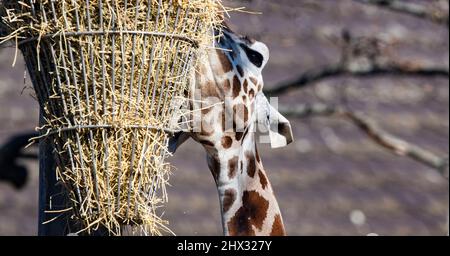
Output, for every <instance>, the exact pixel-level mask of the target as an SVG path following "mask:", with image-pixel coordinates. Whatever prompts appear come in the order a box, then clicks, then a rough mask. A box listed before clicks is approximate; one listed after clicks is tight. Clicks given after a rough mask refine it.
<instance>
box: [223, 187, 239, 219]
mask: <svg viewBox="0 0 450 256" xmlns="http://www.w3.org/2000/svg"><path fill="white" fill-rule="evenodd" d="M234 201H236V191H235V190H234V189H231V188H229V189H227V190H225V193H224V196H223V208H222V211H223V212H224V213H225V212H228V211H229V210H230V208H231V206H233V203H234Z"/></svg>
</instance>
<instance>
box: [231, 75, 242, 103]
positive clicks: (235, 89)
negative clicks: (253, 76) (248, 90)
mask: <svg viewBox="0 0 450 256" xmlns="http://www.w3.org/2000/svg"><path fill="white" fill-rule="evenodd" d="M240 93H241V81H240V80H239V78H238V77H237V76H234V77H233V98H236V97H237V96H239V94H240Z"/></svg>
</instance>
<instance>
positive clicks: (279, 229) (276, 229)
mask: <svg viewBox="0 0 450 256" xmlns="http://www.w3.org/2000/svg"><path fill="white" fill-rule="evenodd" d="M270 235H271V236H285V235H286V231H285V230H284V226H283V221H282V220H281V215H279V214H277V215H276V216H275V220H274V222H273V225H272V231H271V232H270Z"/></svg>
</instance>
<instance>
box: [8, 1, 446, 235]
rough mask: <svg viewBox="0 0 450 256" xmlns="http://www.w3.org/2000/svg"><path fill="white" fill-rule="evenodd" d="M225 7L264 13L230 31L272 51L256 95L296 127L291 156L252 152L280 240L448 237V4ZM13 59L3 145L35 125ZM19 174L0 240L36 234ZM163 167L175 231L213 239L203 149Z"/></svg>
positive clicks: (33, 107)
mask: <svg viewBox="0 0 450 256" xmlns="http://www.w3.org/2000/svg"><path fill="white" fill-rule="evenodd" d="M379 2H384V3H387V4H384V5H379V4H377V3H379ZM389 3H393V4H394V5H393V6H390V5H389ZM398 3H400V4H398ZM224 4H225V6H229V7H246V9H245V11H246V12H252V13H253V12H255V13H261V14H249V13H246V12H243V11H240V12H239V11H235V12H231V13H230V15H231V17H230V23H231V27H232V28H233V29H234V30H235V31H237V32H239V33H241V34H245V35H249V36H251V37H254V38H256V39H258V40H260V41H262V42H264V43H266V44H267V45H268V46H269V48H270V50H271V59H270V61H269V64H268V66H267V67H266V69H265V72H264V78H265V89H266V90H267V93H270V94H271V95H273V96H278V97H280V99H279V104H280V108H281V109H282V110H283V112H285V114H286V115H287V116H289V119H290V121H291V124H292V127H293V131H294V136H295V139H296V141H295V142H294V143H293V144H291V145H289V146H288V147H286V148H283V149H270V148H269V147H268V146H267V145H260V151H261V158H262V161H263V163H264V166H265V168H266V170H267V172H268V175H269V179H270V181H271V182H272V185H273V188H274V190H275V193H276V196H277V198H278V201H279V204H280V208H281V210H282V213H283V217H284V221H285V225H286V228H287V232H288V234H289V235H368V234H378V235H446V234H447V232H448V224H447V223H448V222H447V221H448V205H449V203H448V200H449V183H448V178H445V174H447V177H448V154H449V144H448V143H449V78H448V67H449V31H448V29H449V27H448V24H449V23H448V12H449V10H448V9H449V3H448V0H414V1H412V0H411V1H406V0H405V1H402V0H393V1H365V0H360V1H358V0H338V1H336V0H277V1H271V0H247V1H244V0H242V1H237V0H235V1H231V0H227V1H224ZM396 8H397V9H396ZM13 58H14V49H12V48H1V49H0V106H1V107H0V145H1V144H2V143H5V142H6V141H7V140H8V139H9V138H10V137H11V136H13V135H15V134H17V133H21V132H28V131H31V130H33V129H34V127H35V126H36V125H37V122H38V105H37V102H36V100H35V99H34V98H33V97H32V94H33V93H32V89H31V81H30V80H29V79H28V78H26V76H25V67H24V63H23V61H22V59H21V56H19V57H18V60H17V63H16V65H15V67H11V64H12V61H13ZM24 77H25V79H24ZM18 161H19V164H20V165H24V166H26V167H27V168H28V177H27V183H26V184H25V186H23V187H22V188H21V189H16V188H15V187H14V186H12V185H11V184H10V183H5V182H0V235H36V234H37V224H38V221H37V213H38V200H37V199H38V165H37V162H36V161H35V160H32V159H29V160H26V159H25V160H24V159H20V160H18ZM171 161H172V163H173V164H174V165H175V167H176V168H177V169H176V170H175V171H174V172H173V175H172V177H171V180H170V183H171V185H172V186H171V187H169V188H168V193H169V203H168V205H167V208H166V211H165V215H164V216H165V218H166V219H168V220H169V221H170V227H171V229H172V230H173V231H174V232H175V233H176V234H177V235H221V234H222V228H221V220H220V208H219V202H218V196H217V192H216V188H215V184H214V181H213V178H212V176H211V174H210V172H209V170H208V167H207V164H206V159H205V153H204V151H203V148H202V147H201V146H200V145H198V144H196V143H194V142H192V141H189V142H188V143H186V144H184V145H183V146H182V147H181V148H180V150H179V151H178V152H177V154H176V155H175V156H174V157H173V158H172V159H171ZM0 168H4V166H0ZM0 176H1V175H0Z"/></svg>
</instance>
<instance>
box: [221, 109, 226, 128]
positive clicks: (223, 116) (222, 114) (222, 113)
mask: <svg viewBox="0 0 450 256" xmlns="http://www.w3.org/2000/svg"><path fill="white" fill-rule="evenodd" d="M225 115H226V113H225V111H222V112H221V114H220V119H221V120H220V124H221V127H222V132H224V131H225Z"/></svg>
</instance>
